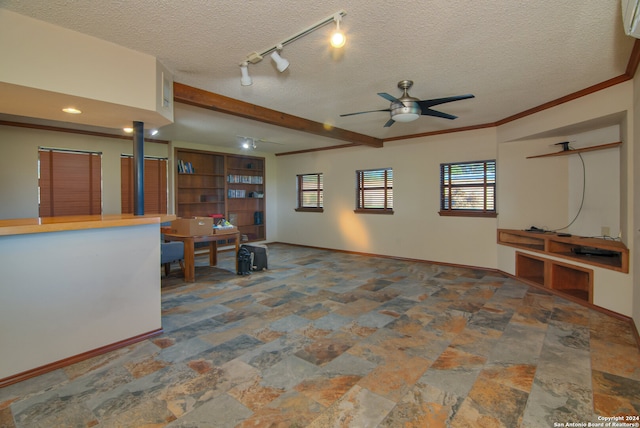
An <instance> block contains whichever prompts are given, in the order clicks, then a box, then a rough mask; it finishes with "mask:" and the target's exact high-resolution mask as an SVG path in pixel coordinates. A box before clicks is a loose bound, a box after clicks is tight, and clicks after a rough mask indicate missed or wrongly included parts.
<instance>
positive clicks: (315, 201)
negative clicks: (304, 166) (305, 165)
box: [296, 173, 324, 212]
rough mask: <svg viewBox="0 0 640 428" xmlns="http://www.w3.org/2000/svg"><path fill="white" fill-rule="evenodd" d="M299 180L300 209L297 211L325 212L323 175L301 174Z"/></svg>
mask: <svg viewBox="0 0 640 428" xmlns="http://www.w3.org/2000/svg"><path fill="white" fill-rule="evenodd" d="M297 178H298V208H296V211H315V212H323V211H324V210H323V203H324V201H323V193H324V190H323V184H322V173H319V174H299V175H298V176H297Z"/></svg>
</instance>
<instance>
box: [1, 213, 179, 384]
mask: <svg viewBox="0 0 640 428" xmlns="http://www.w3.org/2000/svg"><path fill="white" fill-rule="evenodd" d="M174 218H175V216H166V215H163V216H161V215H145V216H133V215H99V216H77V217H76V216H73V217H54V218H35V219H15V220H0V272H2V280H1V281H0V344H1V345H0V387H2V386H6V385H9V384H11V383H15V382H18V381H21V380H24V379H27V378H29V377H32V376H36V375H39V374H42V373H44V372H47V371H51V370H54V369H56V368H60V367H63V366H65V365H68V364H71V363H73V362H76V361H80V360H82V359H85V358H88V357H91V356H94V355H98V354H100V353H103V352H106V351H109V350H111V349H116V348H118V347H121V346H126V345H128V344H131V343H134V342H136V341H140V340H143V339H145V338H147V337H150V336H152V335H154V334H158V333H159V332H161V331H162V325H161V317H160V314H161V312H160V311H161V308H160V303H161V302H160V265H159V261H160V223H161V222H164V221H169V220H172V219H174Z"/></svg>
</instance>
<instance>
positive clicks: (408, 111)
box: [340, 80, 475, 128]
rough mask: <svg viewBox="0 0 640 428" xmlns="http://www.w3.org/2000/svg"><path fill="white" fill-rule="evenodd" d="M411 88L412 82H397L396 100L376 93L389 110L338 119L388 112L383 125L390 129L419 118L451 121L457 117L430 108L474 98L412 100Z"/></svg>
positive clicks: (371, 111) (469, 95) (465, 96)
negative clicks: (395, 124)
mask: <svg viewBox="0 0 640 428" xmlns="http://www.w3.org/2000/svg"><path fill="white" fill-rule="evenodd" d="M411 86H413V81H412V80H401V81H399V82H398V88H400V89H401V90H402V91H403V93H402V96H401V97H400V98H396V97H394V96H393V95H389V94H387V93H386V92H378V95H379V96H381V97H382V98H384V99H385V100H387V101H391V105H390V106H389V108H386V109H381V110H368V111H359V112H356V113H347V114H341V115H340V117H345V116H353V115H356V114H364V113H374V112H378V111H388V112H389V114H390V115H391V118H390V119H389V120H388V121H387V123H385V124H384V127H385V128H388V127H390V126H391V125H393V124H394V123H395V122H411V121H414V120H416V119H417V118H419V117H420V116H434V117H440V118H443V119H449V120H453V119H456V118H457V116H454V115H452V114H448V113H443V112H441V111H437V110H433V109H431V107H433V106H435V105H438V104H444V103H450V102H452V101H460V100H465V99H467V98H475V97H474V96H473V95H471V94H466V95H456V96H453V97H446V98H434V99H430V100H419V99H418V98H414V97H412V96H410V95H409V88H411Z"/></svg>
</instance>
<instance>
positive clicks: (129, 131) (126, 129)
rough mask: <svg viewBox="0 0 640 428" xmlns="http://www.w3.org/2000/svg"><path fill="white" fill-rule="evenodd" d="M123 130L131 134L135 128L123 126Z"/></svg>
mask: <svg viewBox="0 0 640 428" xmlns="http://www.w3.org/2000/svg"><path fill="white" fill-rule="evenodd" d="M122 130H123V131H124V132H126V133H127V134H131V133H132V132H133V128H122Z"/></svg>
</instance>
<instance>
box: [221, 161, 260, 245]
mask: <svg viewBox="0 0 640 428" xmlns="http://www.w3.org/2000/svg"><path fill="white" fill-rule="evenodd" d="M264 186H265V183H264V158H258V157H249V156H227V219H228V220H229V221H230V222H231V224H233V225H236V226H238V229H240V234H242V235H247V237H248V239H249V240H250V241H253V240H262V239H265V237H266V232H265V225H264V221H265V214H264V213H265V204H264V202H265V199H264Z"/></svg>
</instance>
